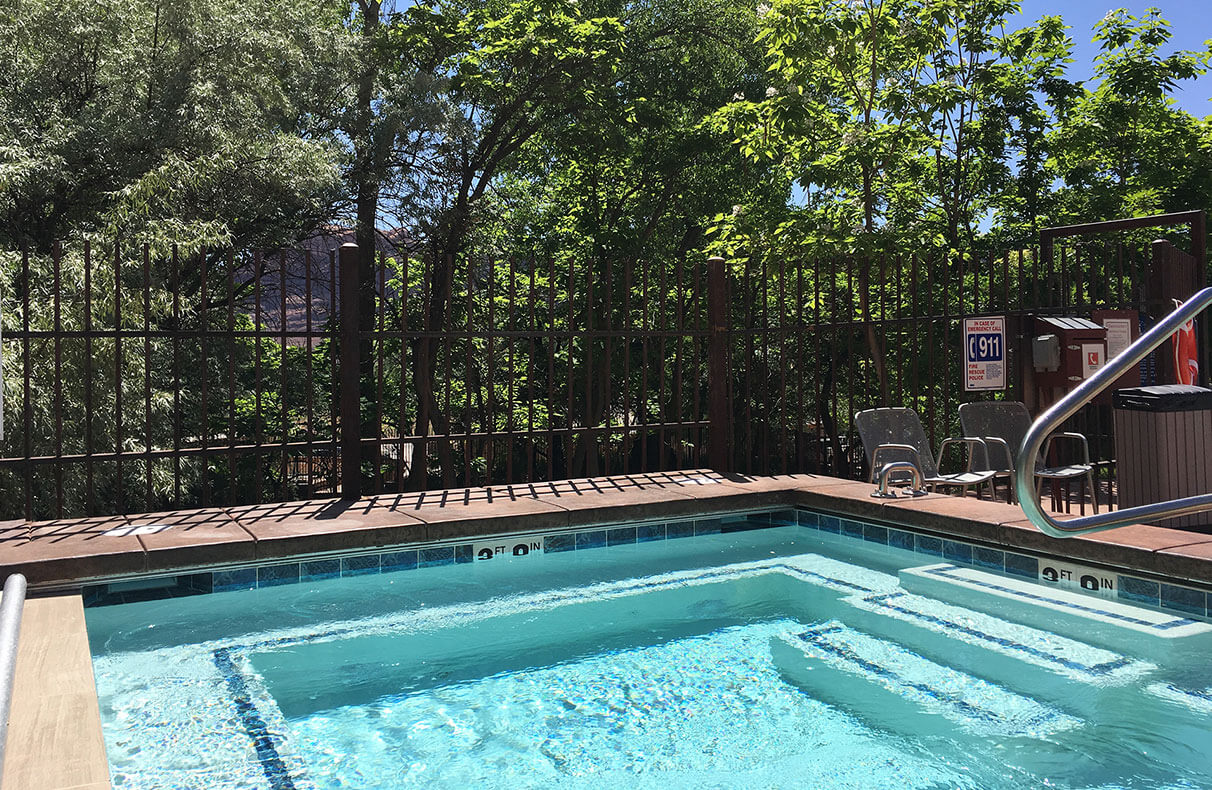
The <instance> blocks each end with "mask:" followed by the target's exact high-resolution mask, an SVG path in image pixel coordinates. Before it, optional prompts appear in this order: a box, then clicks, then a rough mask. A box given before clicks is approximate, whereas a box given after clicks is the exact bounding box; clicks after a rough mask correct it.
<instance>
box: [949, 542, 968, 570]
mask: <svg viewBox="0 0 1212 790" xmlns="http://www.w3.org/2000/svg"><path fill="white" fill-rule="evenodd" d="M943 558H944V559H948V560H951V561H952V562H964V563H969V564H970V563H971V562H972V546H971V545H969V544H967V543H960V542H959V541H958V540H944V541H943Z"/></svg>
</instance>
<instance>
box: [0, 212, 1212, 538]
mask: <svg viewBox="0 0 1212 790" xmlns="http://www.w3.org/2000/svg"><path fill="white" fill-rule="evenodd" d="M1176 216H1179V217H1180V218H1184V217H1187V215H1176ZM1153 219H1156V218H1153ZM1163 219H1164V218H1163ZM1199 219H1200V221H1201V224H1200V226H1199V227H1200V230H1201V232H1202V213H1200V214H1199ZM1184 221H1185V220H1184ZM1133 222H1135V223H1137V224H1141V223H1140V221H1133ZM1155 224H1156V223H1155ZM1192 228H1193V230H1194V228H1195V225H1194V224H1192ZM1113 230H1117V231H1119V230H1123V231H1124V232H1136V233H1139V232H1140V231H1139V228H1138V227H1137V226H1136V225H1133V227H1129V228H1126V229H1113ZM1060 238H1062V239H1065V241H1061V242H1059V243H1058V242H1056V241H1053V242H1052V243H1051V244H1046V245H1044V247H1043V248H1035V249H1023V250H1016V251H1011V252H1006V253H1000V254H983V255H971V254H955V253H951V254H937V255H936V254H931V253H929V252H924V251H918V252H914V253H903V254H884V255H871V256H866V257H863V256H854V255H848V256H836V257H809V256H804V257H798V258H796V257H792V258H788V257H780V256H774V255H770V254H762V253H761V251H757V250H755V251H752V254H750V255H749V256H748V257H746V258H743V259H737V260H735V261H723V260H719V259H715V260H713V261H711V262H704V261H702V260H701V259H679V260H672V261H648V262H644V261H631V260H606V259H603V260H595V261H585V260H573V259H571V258H569V257H567V256H565V257H557V256H545V255H544V256H533V257H529V258H521V257H517V258H505V259H503V260H489V259H477V258H460V259H457V260H456V259H446V260H440V261H434V260H427V259H425V258H413V257H409V256H406V255H400V254H387V253H386V252H384V251H378V252H376V253H373V254H367V255H363V254H362V253H361V252H360V251H359V250H358V249H357V248H356V247H354V246H352V245H346V246H344V247H342V248H341V249H340V250H339V251H338V250H336V249H316V248H312V249H305V250H295V251H274V252H263V253H243V254H237V253H232V252H224V253H216V252H203V253H197V254H191V255H188V256H187V255H184V254H182V253H181V252H180V251H178V250H175V249H167V250H157V249H151V248H148V247H139V246H126V245H121V244H116V245H109V246H106V247H104V248H101V247H98V246H94V245H90V244H87V243H85V244H81V245H78V246H76V247H62V246H58V245H57V246H55V247H54V248H53V249H52V250H49V251H48V252H47V253H46V254H32V253H22V254H18V255H15V256H9V257H8V258H7V259H4V260H0V264H2V265H0V310H2V312H3V321H4V334H3V350H2V351H3V353H2V357H3V365H4V381H5V382H6V384H7V391H6V392H5V399H4V410H5V422H6V425H7V428H8V430H7V432H6V434H5V438H4V439H3V440H0V517H2V518H25V519H38V518H48V517H58V516H70V515H80V514H85V513H114V512H139V511H144V512H146V511H155V510H159V509H164V508H180V507H192V506H198V505H212V504H214V505H234V504H243V503H251V502H261V501H275V500H290V499H298V498H306V497H324V496H357V495H362V494H371V493H376V492H394V491H403V490H425V489H432V488H449V487H455V486H475V485H497V484H504V483H524V482H537V481H543V480H553V479H559V478H563V477H577V476H586V475H600V474H626V473H631V472H650V471H662V470H671V469H679V468H694V467H702V466H708V465H709V466H712V467H714V468H718V469H726V470H733V471H737V472H741V473H748V474H774V473H789V472H818V473H829V474H835V475H840V476H849V477H862V476H863V475H864V474H865V470H864V468H863V463H864V461H863V454H862V452H861V448H860V447H859V446H858V443H857V439H856V436H855V434H854V431H853V429H852V418H853V415H854V413H855V412H856V411H858V410H861V409H864V408H869V407H873V406H880V405H904V406H910V407H913V408H915V409H916V410H917V411H918V412H919V414H920V415H921V416H922V419H923V423H924V424H925V426H926V428H927V431H928V433H929V434H930V438H931V442H932V444H934V445H935V446H937V443H938V441H939V440H941V439H942V438H943V437H944V436H947V435H952V434H954V432H955V431H956V429H957V427H958V417H957V410H958V407H959V405H960V403H962V402H964V401H965V400H973V399H980V398H986V397H991V396H990V395H989V394H987V393H978V392H965V390H964V379H963V375H962V374H963V368H962V362H961V355H960V351H961V340H960V333H961V331H962V330H961V327H962V324H963V320H964V319H965V318H968V317H974V316H989V315H997V316H1004V317H1005V319H1006V326H1007V340H1008V341H1009V343H1008V348H1007V354H1008V356H1007V389H1006V390H1005V392H1004V393H1002V394H1000V395H998V396H997V397H1006V398H1009V399H1014V400H1024V401H1026V402H1028V404H1029V405H1033V406H1034V405H1039V404H1038V400H1039V398H1040V396H1041V395H1040V392H1039V389H1038V387H1036V386H1035V380H1034V373H1033V370H1032V364H1031V351H1030V340H1031V337H1032V336H1033V335H1034V334H1035V328H1034V321H1035V320H1036V318H1037V317H1040V316H1049V315H1050V316H1061V315H1081V316H1085V317H1090V316H1091V315H1093V314H1094V311H1095V310H1124V311H1128V312H1127V315H1130V316H1134V317H1137V320H1139V321H1142V322H1147V321H1148V320H1149V316H1151V315H1154V316H1155V315H1160V314H1164V313H1165V312H1168V308H1167V306H1166V304H1165V302H1166V300H1167V299H1168V298H1169V296H1170V295H1173V294H1178V293H1182V292H1183V291H1184V289H1187V288H1188V287H1195V286H1197V285H1201V284H1202V281H1203V279H1204V273H1203V258H1202V243H1203V242H1202V238H1197V234H1196V233H1194V232H1193V233H1192V241H1193V245H1192V247H1191V249H1192V251H1193V253H1194V255H1187V256H1186V258H1183V257H1182V256H1183V255H1184V253H1179V252H1177V251H1176V250H1175V249H1174V247H1173V245H1172V244H1170V243H1169V242H1157V243H1150V240H1149V238H1148V237H1144V236H1139V235H1137V236H1133V235H1123V234H1122V233H1121V235H1119V236H1112V235H1106V234H1100V235H1099V236H1097V237H1089V236H1085V235H1080V234H1078V235H1072V236H1062V237H1060ZM1195 242H1198V243H1197V244H1196V243H1195ZM1167 245H1169V246H1167ZM1175 267H1178V269H1181V277H1180V276H1178V275H1175V274H1174V271H1177V270H1178V269H1175ZM1188 281H1190V282H1188ZM1204 353H1205V355H1206V353H1207V347H1206V344H1205V347H1204ZM1164 368H1165V366H1155V367H1153V368H1148V367H1146V368H1144V369H1142V375H1143V378H1144V381H1145V383H1148V382H1149V380H1150V378H1151V377H1156V376H1158V375H1164ZM1206 369H1207V368H1206V366H1205V370H1206ZM1075 420H1076V422H1075V423H1074V425H1075V427H1077V428H1078V429H1079V430H1083V432H1085V433H1087V435H1089V436H1090V437H1091V441H1092V448H1091V449H1092V450H1093V451H1094V453H1095V455H1096V456H1097V457H1098V460H1100V462H1102V464H1103V465H1104V467H1108V468H1109V467H1110V464H1111V463H1112V461H1113V458H1114V443H1113V437H1112V436H1111V429H1110V426H1111V419H1110V414H1109V407H1108V406H1107V405H1106V404H1095V405H1093V406H1091V407H1090V408H1088V409H1087V410H1086V411H1085V412H1084V413H1083V414H1081V415H1079V416H1078V417H1077V418H1075ZM1107 479H1108V480H1109V476H1108V477H1107ZM1108 485H1109V484H1108ZM1104 497H1105V498H1108V497H1109V493H1108V494H1104Z"/></svg>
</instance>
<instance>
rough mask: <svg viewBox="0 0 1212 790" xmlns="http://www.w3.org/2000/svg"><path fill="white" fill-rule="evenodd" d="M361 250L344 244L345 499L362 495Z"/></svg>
mask: <svg viewBox="0 0 1212 790" xmlns="http://www.w3.org/2000/svg"><path fill="white" fill-rule="evenodd" d="M360 253H361V250H360V249H359V247H358V245H356V244H342V245H341V252H340V275H339V279H340V283H339V287H338V290H337V296H338V298H339V299H340V300H341V305H340V310H341V377H340V384H339V385H338V387H339V390H338V391H339V398H340V403H341V411H340V414H341V498H342V499H357V498H358V497H360V496H361V495H362V407H361V397H362V394H361V376H360V375H359V374H360V359H359V351H358V263H359V258H360Z"/></svg>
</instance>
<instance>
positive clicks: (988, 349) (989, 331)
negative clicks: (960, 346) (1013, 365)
mask: <svg viewBox="0 0 1212 790" xmlns="http://www.w3.org/2000/svg"><path fill="white" fill-rule="evenodd" d="M1005 388H1006V319H1005V318H965V319H964V389H965V390H969V391H972V390H1004V389H1005Z"/></svg>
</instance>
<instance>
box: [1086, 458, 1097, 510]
mask: <svg viewBox="0 0 1212 790" xmlns="http://www.w3.org/2000/svg"><path fill="white" fill-rule="evenodd" d="M1086 480H1087V482H1089V483H1090V505H1091V507H1093V508H1094V515H1096V516H1097V515H1098V489H1097V488H1095V486H1094V470H1092V469H1091V470H1087V472H1086Z"/></svg>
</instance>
